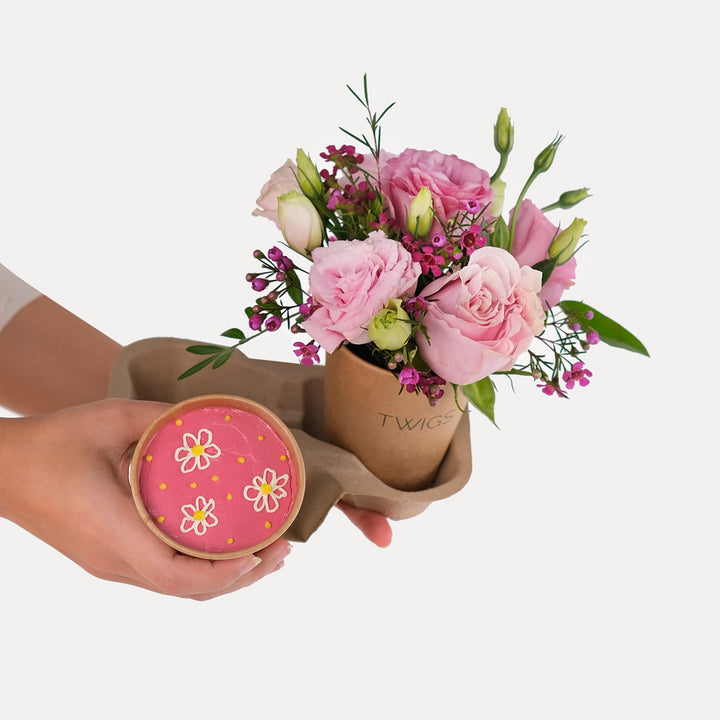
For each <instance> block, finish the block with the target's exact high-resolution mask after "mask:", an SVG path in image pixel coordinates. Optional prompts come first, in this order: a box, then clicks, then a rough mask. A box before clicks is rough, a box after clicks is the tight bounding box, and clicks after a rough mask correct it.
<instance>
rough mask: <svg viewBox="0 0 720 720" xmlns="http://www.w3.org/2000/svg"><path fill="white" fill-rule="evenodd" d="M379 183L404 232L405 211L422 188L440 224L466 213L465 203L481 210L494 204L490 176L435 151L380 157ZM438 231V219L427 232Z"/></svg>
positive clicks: (415, 151)
mask: <svg viewBox="0 0 720 720" xmlns="http://www.w3.org/2000/svg"><path fill="white" fill-rule="evenodd" d="M380 183H381V187H382V191H383V193H384V195H385V196H386V197H387V199H388V202H389V204H390V210H391V212H392V213H393V217H394V219H395V221H396V222H397V223H398V224H399V225H400V227H401V228H402V229H403V230H404V231H407V229H408V227H407V212H408V208H409V207H410V203H411V202H412V200H413V198H414V197H415V196H416V195H417V194H418V193H419V192H420V190H421V189H422V188H423V187H426V188H428V190H430V193H431V194H432V198H433V207H434V210H435V214H436V215H437V217H438V218H440V220H442V221H443V222H447V221H448V220H449V219H450V218H452V217H454V216H455V214H456V213H457V212H458V211H460V212H464V211H465V210H467V203H468V201H471V200H472V201H475V202H477V203H478V206H479V207H480V208H481V209H482V208H483V207H485V206H486V205H489V204H491V203H492V201H493V191H492V189H491V188H490V175H489V174H488V173H487V172H486V171H485V170H481V169H480V168H479V167H477V166H476V165H473V164H472V163H470V162H467V161H466V160H461V159H460V158H459V157H457V155H444V154H443V153H441V152H438V151H437V150H430V151H428V150H412V149H408V150H405V151H403V152H402V153H400V155H396V156H386V157H384V158H383V157H381V162H380ZM439 230H440V227H439V223H438V222H437V220H436V221H435V222H434V223H433V225H432V228H431V230H430V233H434V232H438V231H439Z"/></svg>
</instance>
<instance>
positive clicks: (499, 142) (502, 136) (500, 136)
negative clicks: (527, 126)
mask: <svg viewBox="0 0 720 720" xmlns="http://www.w3.org/2000/svg"><path fill="white" fill-rule="evenodd" d="M514 138H515V131H514V129H513V126H512V123H511V122H510V116H509V115H508V113H507V109H506V108H500V112H499V113H498V118H497V122H496V123H495V134H494V137H493V140H494V142H495V149H496V150H497V151H498V152H499V153H500V154H501V155H507V154H509V152H510V151H511V150H512V147H513V142H514Z"/></svg>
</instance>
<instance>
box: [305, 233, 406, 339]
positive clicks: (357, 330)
mask: <svg viewBox="0 0 720 720" xmlns="http://www.w3.org/2000/svg"><path fill="white" fill-rule="evenodd" d="M312 260H313V264H312V266H311V267H310V275H309V278H308V287H309V289H310V294H311V295H312V298H313V304H314V305H315V306H316V307H315V310H314V311H313V313H312V315H310V317H309V318H307V319H306V320H303V322H302V326H303V328H304V329H305V331H306V332H308V333H309V334H310V335H311V336H312V337H313V338H314V339H315V340H316V341H317V342H318V343H319V344H320V345H321V346H322V347H323V349H324V350H326V351H327V352H329V353H331V352H333V351H334V350H335V349H336V348H337V347H338V345H340V343H341V342H342V341H343V340H347V341H348V342H350V343H353V344H362V343H367V342H369V341H370V338H369V337H368V332H367V328H368V326H369V325H370V322H371V321H372V319H373V317H374V316H375V315H377V313H378V312H380V310H382V308H383V307H384V306H385V303H386V302H387V301H388V300H390V299H392V298H398V299H403V298H406V297H410V296H412V295H413V294H414V292H415V288H416V286H417V281H418V277H419V276H420V265H419V264H418V263H416V262H413V259H412V256H411V255H410V253H409V252H408V251H407V250H406V249H405V248H404V247H403V246H402V244H401V243H399V242H396V241H395V240H391V239H390V238H388V237H387V235H385V233H384V232H382V231H379V230H377V231H374V232H371V233H370V235H369V236H368V239H367V240H336V241H335V242H332V243H330V244H329V245H327V246H323V247H318V248H315V250H313V251H312Z"/></svg>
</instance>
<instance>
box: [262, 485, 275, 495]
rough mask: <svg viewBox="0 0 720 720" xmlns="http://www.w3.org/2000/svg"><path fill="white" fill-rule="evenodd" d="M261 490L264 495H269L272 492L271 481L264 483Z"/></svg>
mask: <svg viewBox="0 0 720 720" xmlns="http://www.w3.org/2000/svg"><path fill="white" fill-rule="evenodd" d="M260 492H261V493H262V494H263V495H269V494H270V493H271V492H272V485H270V483H263V484H262V485H261V486H260Z"/></svg>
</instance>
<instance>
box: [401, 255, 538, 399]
mask: <svg viewBox="0 0 720 720" xmlns="http://www.w3.org/2000/svg"><path fill="white" fill-rule="evenodd" d="M540 282H541V274H540V272H538V271H537V270H533V269H532V268H530V267H527V266H523V267H521V266H520V265H519V264H518V262H517V260H516V259H515V258H514V257H513V256H512V255H510V253H508V252H507V251H506V250H501V249H500V248H495V247H483V248H479V249H477V250H475V252H474V253H473V254H472V255H471V256H470V260H469V262H468V264H467V265H466V266H465V267H464V268H462V269H460V270H458V271H457V272H454V273H451V274H450V275H444V276H442V277H440V278H438V279H437V280H433V281H432V282H431V283H430V284H428V285H427V286H426V287H425V288H424V289H423V290H422V292H421V293H420V295H421V296H422V297H424V298H425V300H427V302H428V309H427V313H426V314H425V318H424V320H423V324H424V326H425V329H426V330H427V334H428V337H429V342H428V340H427V339H426V338H425V337H424V335H423V333H422V332H418V333H417V334H416V335H415V340H416V342H417V344H418V348H419V349H420V354H421V355H422V358H423V359H424V360H425V362H426V363H427V364H428V365H429V366H430V367H431V368H432V370H433V372H434V373H436V374H437V375H440V376H441V377H443V378H445V380H447V381H448V382H451V383H457V384H458V385H468V384H470V383H474V382H477V381H478V380H482V379H483V378H485V377H487V376H488V375H490V374H491V373H494V372H497V371H499V370H509V369H510V368H511V367H512V366H513V365H514V364H515V360H516V359H517V357H518V356H519V355H520V354H521V353H523V352H525V350H527V349H528V347H529V346H530V343H531V342H532V339H533V338H534V337H535V336H536V335H537V334H539V333H540V332H541V331H542V329H543V327H544V325H545V313H544V312H543V309H542V305H541V304H540V300H539V298H538V292H539V291H540Z"/></svg>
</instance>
